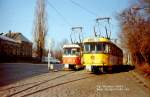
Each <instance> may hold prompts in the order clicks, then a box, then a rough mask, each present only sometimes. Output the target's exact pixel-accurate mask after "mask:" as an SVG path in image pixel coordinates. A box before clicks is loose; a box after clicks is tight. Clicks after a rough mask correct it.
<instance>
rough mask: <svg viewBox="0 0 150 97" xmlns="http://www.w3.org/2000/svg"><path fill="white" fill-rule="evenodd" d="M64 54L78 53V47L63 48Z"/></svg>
mask: <svg viewBox="0 0 150 97" xmlns="http://www.w3.org/2000/svg"><path fill="white" fill-rule="evenodd" d="M64 55H80V48H64Z"/></svg>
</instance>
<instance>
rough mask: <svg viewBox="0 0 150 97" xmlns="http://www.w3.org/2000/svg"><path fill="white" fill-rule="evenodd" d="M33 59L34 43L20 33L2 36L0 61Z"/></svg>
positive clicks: (9, 33)
mask: <svg viewBox="0 0 150 97" xmlns="http://www.w3.org/2000/svg"><path fill="white" fill-rule="evenodd" d="M31 57H32V43H31V42H30V41H29V40H28V39H27V38H26V37H25V36H23V35H22V34H21V33H19V32H8V33H6V34H3V35H0V61H4V60H6V61H7V60H11V59H29V58H31Z"/></svg>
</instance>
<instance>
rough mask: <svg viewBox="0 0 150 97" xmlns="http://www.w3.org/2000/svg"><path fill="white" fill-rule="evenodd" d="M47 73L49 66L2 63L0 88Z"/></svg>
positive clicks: (0, 64) (0, 66)
mask: <svg viewBox="0 0 150 97" xmlns="http://www.w3.org/2000/svg"><path fill="white" fill-rule="evenodd" d="M47 72H48V70H47V64H32V63H0V87H1V86H4V85H8V84H11V83H14V82H16V81H19V80H22V79H25V78H29V77H33V76H36V75H40V74H44V73H47Z"/></svg>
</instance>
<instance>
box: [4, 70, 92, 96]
mask: <svg viewBox="0 0 150 97" xmlns="http://www.w3.org/2000/svg"><path fill="white" fill-rule="evenodd" d="M79 72H80V71H79ZM77 73H78V71H72V72H69V73H66V74H63V75H59V76H57V77H55V78H51V79H48V80H45V81H41V82H39V83H37V84H34V85H32V86H29V87H27V88H25V89H23V90H20V91H17V92H15V93H12V94H9V95H8V96H7V97H12V96H16V95H21V94H22V93H25V92H26V91H28V92H27V94H26V93H25V94H24V95H22V96H21V97H26V96H29V95H32V94H35V93H38V92H42V91H44V90H47V89H49V88H53V87H57V86H60V85H64V84H67V83H72V82H76V81H79V80H82V79H86V78H89V77H91V75H88V76H80V77H78V78H75V79H72V77H70V76H73V75H75V74H77ZM64 77H67V78H64ZM61 78H62V79H63V78H64V79H63V80H62V81H61V82H58V83H56V84H54V85H50V86H46V87H44V88H40V89H36V90H34V91H32V92H29V91H30V90H32V89H34V88H39V87H40V86H42V85H46V84H47V83H53V81H56V80H61ZM68 78H69V79H68ZM22 86H23V85H22Z"/></svg>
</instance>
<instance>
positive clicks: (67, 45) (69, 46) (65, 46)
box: [63, 44, 80, 48]
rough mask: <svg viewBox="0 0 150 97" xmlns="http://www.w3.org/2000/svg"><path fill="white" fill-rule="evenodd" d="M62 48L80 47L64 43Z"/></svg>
mask: <svg viewBox="0 0 150 97" xmlns="http://www.w3.org/2000/svg"><path fill="white" fill-rule="evenodd" d="M63 48H80V46H79V45H78V44H66V45H64V46H63Z"/></svg>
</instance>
